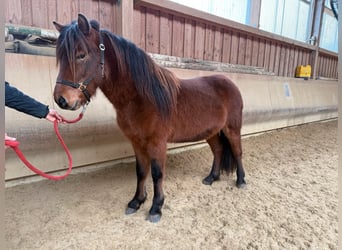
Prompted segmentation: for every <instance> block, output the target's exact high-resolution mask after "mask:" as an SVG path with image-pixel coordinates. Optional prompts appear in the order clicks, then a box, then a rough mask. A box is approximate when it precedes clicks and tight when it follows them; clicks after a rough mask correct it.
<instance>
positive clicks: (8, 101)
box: [5, 82, 49, 118]
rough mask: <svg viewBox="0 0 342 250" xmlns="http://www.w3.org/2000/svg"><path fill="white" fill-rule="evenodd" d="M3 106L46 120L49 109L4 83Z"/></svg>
mask: <svg viewBox="0 0 342 250" xmlns="http://www.w3.org/2000/svg"><path fill="white" fill-rule="evenodd" d="M5 106H7V107H9V108H13V109H16V110H18V111H20V112H23V113H25V114H28V115H32V116H34V117H37V118H46V117H47V115H48V114H49V107H48V106H47V105H45V104H43V103H41V102H39V101H37V100H35V99H33V98H32V97H30V96H28V95H25V94H24V93H23V92H21V91H20V90H18V89H17V88H15V87H13V86H10V85H9V83H8V82H5Z"/></svg>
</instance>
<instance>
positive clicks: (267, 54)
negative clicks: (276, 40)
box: [264, 40, 271, 71]
mask: <svg viewBox="0 0 342 250" xmlns="http://www.w3.org/2000/svg"><path fill="white" fill-rule="evenodd" d="M270 52H271V42H270V41H268V40H266V41H265V57H264V68H265V70H267V71H269V68H270Z"/></svg>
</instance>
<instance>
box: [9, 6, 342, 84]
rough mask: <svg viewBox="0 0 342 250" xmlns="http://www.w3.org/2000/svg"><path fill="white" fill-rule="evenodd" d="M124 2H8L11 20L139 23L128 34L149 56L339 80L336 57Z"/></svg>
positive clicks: (203, 17) (187, 14)
mask: <svg viewBox="0 0 342 250" xmlns="http://www.w3.org/2000/svg"><path fill="white" fill-rule="evenodd" d="M123 1H130V0H120V1H118V0H31V1H28V0H7V1H6V10H5V21H6V23H14V24H21V25H27V26H35V27H41V28H48V29H53V28H54V27H53V25H52V21H55V20H56V21H58V22H60V23H68V22H70V21H71V20H73V19H75V18H76V17H77V13H79V12H81V13H83V14H85V15H86V16H88V17H89V18H92V19H97V20H99V21H100V23H101V27H104V28H106V29H109V30H111V31H113V32H116V31H118V30H120V29H118V27H117V25H118V23H121V22H118V20H117V19H118V18H119V17H120V16H122V18H127V19H129V20H132V22H133V23H132V24H131V25H130V26H128V27H129V28H128V31H127V29H126V36H128V37H129V38H130V39H131V40H133V42H135V43H136V44H137V45H138V46H139V47H141V48H142V49H144V50H146V51H147V52H151V53H158V54H164V55H172V56H178V57H188V58H195V59H202V60H210V61H218V62H224V63H231V64H241V65H248V66H257V67H263V68H265V69H266V70H267V71H270V72H274V73H275V74H276V75H279V76H288V77H293V76H294V74H295V69H296V66H297V65H306V64H311V65H312V66H313V71H315V72H316V76H317V77H327V78H337V62H338V57H337V54H336V53H331V52H328V51H324V50H318V49H317V48H316V47H315V46H311V45H309V44H306V43H301V42H297V41H294V40H291V39H286V38H284V37H280V36H277V35H274V34H271V33H268V32H264V31H261V30H258V29H255V28H252V27H249V26H246V25H242V24H239V23H236V22H232V21H229V20H226V19H223V18H220V17H216V16H213V15H210V14H206V13H203V12H200V11H197V10H194V9H191V8H188V7H185V6H181V5H179V4H176V3H173V2H170V1H167V0H135V1H134V7H133V8H134V9H133V11H132V12H127V11H125V10H122V9H121V11H122V12H121V13H120V15H119V14H118V11H120V8H119V7H118V6H119V4H122V2H123ZM132 1H133V0H132ZM37 10H39V11H37ZM127 13H129V14H127ZM131 13H132V14H131ZM128 15H133V16H128ZM124 36H125V34H124ZM316 53H317V54H316Z"/></svg>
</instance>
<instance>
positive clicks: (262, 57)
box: [257, 39, 265, 67]
mask: <svg viewBox="0 0 342 250" xmlns="http://www.w3.org/2000/svg"><path fill="white" fill-rule="evenodd" d="M264 61H265V40H264V39H260V40H259V50H258V64H257V66H258V67H264Z"/></svg>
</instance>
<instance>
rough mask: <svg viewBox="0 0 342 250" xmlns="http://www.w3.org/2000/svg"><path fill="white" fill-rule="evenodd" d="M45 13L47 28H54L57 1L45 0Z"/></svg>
mask: <svg viewBox="0 0 342 250" xmlns="http://www.w3.org/2000/svg"><path fill="white" fill-rule="evenodd" d="M46 2H47V15H48V23H47V28H48V29H53V30H55V26H54V25H53V21H56V20H57V7H56V5H57V3H56V1H55V0H47V1H46Z"/></svg>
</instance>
